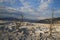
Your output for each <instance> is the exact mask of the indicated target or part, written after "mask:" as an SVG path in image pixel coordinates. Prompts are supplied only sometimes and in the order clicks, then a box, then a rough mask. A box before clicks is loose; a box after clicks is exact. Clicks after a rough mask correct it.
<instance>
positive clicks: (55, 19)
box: [38, 17, 60, 23]
mask: <svg viewBox="0 0 60 40" xmlns="http://www.w3.org/2000/svg"><path fill="white" fill-rule="evenodd" d="M51 21H53V23H55V22H57V21H60V17H58V18H53V19H51V18H49V19H44V20H40V21H38V23H51Z"/></svg>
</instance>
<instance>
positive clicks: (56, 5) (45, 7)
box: [0, 0, 60, 20]
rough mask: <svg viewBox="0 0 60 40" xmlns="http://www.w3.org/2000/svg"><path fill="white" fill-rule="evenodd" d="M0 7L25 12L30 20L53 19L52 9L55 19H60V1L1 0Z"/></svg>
mask: <svg viewBox="0 0 60 40" xmlns="http://www.w3.org/2000/svg"><path fill="white" fill-rule="evenodd" d="M0 6H5V7H6V9H10V10H11V9H13V10H18V11H20V12H23V14H24V16H25V18H28V19H37V20H40V19H45V18H51V13H52V9H54V17H60V0H0ZM10 12H11V11H10ZM0 15H1V14H0ZM8 15H9V14H8ZM2 16H3V15H2ZM5 16H7V15H5ZM14 17H15V16H14Z"/></svg>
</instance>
